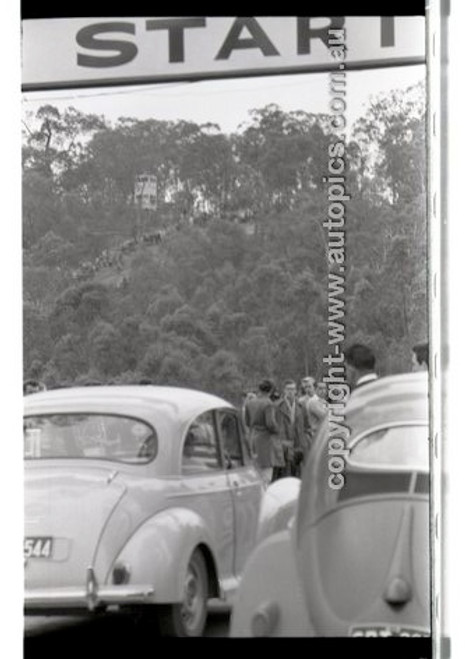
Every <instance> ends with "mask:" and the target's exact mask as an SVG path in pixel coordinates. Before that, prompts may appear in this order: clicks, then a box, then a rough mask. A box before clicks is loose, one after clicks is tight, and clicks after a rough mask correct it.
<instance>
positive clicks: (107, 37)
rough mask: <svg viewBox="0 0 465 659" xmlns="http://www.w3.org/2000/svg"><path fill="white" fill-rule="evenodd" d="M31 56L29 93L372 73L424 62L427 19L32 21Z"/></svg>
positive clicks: (26, 75)
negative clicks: (323, 73) (343, 70)
mask: <svg viewBox="0 0 465 659" xmlns="http://www.w3.org/2000/svg"><path fill="white" fill-rule="evenodd" d="M338 44H339V51H338V52H336V50H335V49H336V46H337V45H338ZM22 50H23V60H22V76H23V89H24V90H34V89H59V88H70V87H89V86H96V85H105V84H135V83H138V84H139V83H144V82H156V81H163V80H179V79H184V80H188V79H199V78H209V77H228V76H234V75H252V74H266V73H285V72H292V71H295V72H304V71H325V70H330V69H334V68H337V67H338V66H340V68H347V69H351V68H373V67H382V66H393V65H403V64H418V63H421V62H424V61H425V18H424V17H421V16H408V17H404V16H399V17H353V16H351V17H347V18H344V17H333V18H315V17H313V18H309V17H292V16H283V17H279V16H272V17H262V16H260V17H257V18H253V17H242V18H234V17H200V16H194V17H190V18H189V17H186V18H181V17H175V18H150V17H147V18H101V19H98V18H71V19H39V20H24V21H23V23H22ZM341 62H344V66H343V67H342V66H341Z"/></svg>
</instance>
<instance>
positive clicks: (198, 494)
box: [24, 386, 263, 636]
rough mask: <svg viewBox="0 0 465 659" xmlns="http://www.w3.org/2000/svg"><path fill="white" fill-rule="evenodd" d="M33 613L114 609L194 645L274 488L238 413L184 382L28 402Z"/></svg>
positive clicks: (226, 595) (76, 391)
mask: <svg viewBox="0 0 465 659" xmlns="http://www.w3.org/2000/svg"><path fill="white" fill-rule="evenodd" d="M24 447H25V454H24V455H25V540H24V557H25V582H26V583H25V613H26V615H28V614H32V615H33V614H36V615H45V614H55V615H66V614H76V613H79V612H88V613H93V612H97V611H101V610H106V609H108V608H109V607H110V608H115V607H116V608H117V609H120V610H131V611H132V610H136V609H137V611H139V612H140V611H142V612H143V617H148V618H153V620H154V621H155V620H156V622H157V625H158V626H159V627H160V628H161V631H162V632H163V633H167V634H170V635H179V636H197V635H200V634H201V633H202V631H203V629H204V625H205V620H206V615H207V600H208V598H213V597H214V598H222V599H223V600H224V601H226V602H230V601H231V597H232V595H233V594H234V592H235V590H236V589H237V585H238V581H239V577H240V575H241V572H242V570H243V566H244V564H245V561H246V559H247V557H248V556H249V554H250V552H251V550H252V549H253V546H254V543H255V538H256V530H257V522H258V516H259V511H260V502H261V498H262V494H263V482H262V479H261V478H260V475H259V473H258V471H257V470H256V468H255V466H254V464H253V461H252V457H251V455H250V453H249V449H248V445H247V442H246V441H245V438H244V434H243V431H242V426H241V422H240V419H239V416H238V413H237V411H236V409H235V408H234V407H233V406H232V405H230V404H229V403H227V402H225V401H224V400H222V399H220V398H217V397H216V396H213V395H210V394H206V393H202V392H199V391H193V390H188V389H182V388H176V387H155V386H98V387H82V388H70V389H61V390H52V391H47V392H43V393H37V394H32V395H30V396H27V397H26V398H25V414H24Z"/></svg>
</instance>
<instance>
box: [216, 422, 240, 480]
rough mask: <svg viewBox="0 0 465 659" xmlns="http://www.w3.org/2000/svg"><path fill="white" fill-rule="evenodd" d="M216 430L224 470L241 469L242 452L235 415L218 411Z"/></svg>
mask: <svg viewBox="0 0 465 659" xmlns="http://www.w3.org/2000/svg"><path fill="white" fill-rule="evenodd" d="M218 428H219V432H220V441H221V444H222V447H223V453H224V457H225V466H226V468H227V469H237V467H242V466H243V464H244V456H243V452H242V444H241V435H240V428H239V420H238V418H237V416H236V414H234V413H233V412H230V411H226V410H220V411H218Z"/></svg>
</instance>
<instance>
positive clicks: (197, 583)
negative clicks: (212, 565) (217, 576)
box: [159, 549, 208, 636]
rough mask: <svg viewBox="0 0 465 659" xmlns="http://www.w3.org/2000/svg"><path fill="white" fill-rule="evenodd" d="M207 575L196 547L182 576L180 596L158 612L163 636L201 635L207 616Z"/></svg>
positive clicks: (203, 561)
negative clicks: (178, 600) (181, 596)
mask: <svg viewBox="0 0 465 659" xmlns="http://www.w3.org/2000/svg"><path fill="white" fill-rule="evenodd" d="M207 600H208V577H207V567H206V565H205V560H204V558H203V556H202V553H201V552H200V550H199V549H196V550H195V551H194V553H193V554H192V556H191V557H190V560H189V564H188V566H187V570H186V574H185V577H184V586H183V600H182V602H181V603H180V604H171V605H169V606H166V607H163V608H162V609H161V610H160V614H159V625H160V632H161V634H162V635H164V636H201V635H202V633H203V630H204V628H205V622H206V619H207Z"/></svg>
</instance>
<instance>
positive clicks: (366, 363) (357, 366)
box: [344, 343, 376, 385]
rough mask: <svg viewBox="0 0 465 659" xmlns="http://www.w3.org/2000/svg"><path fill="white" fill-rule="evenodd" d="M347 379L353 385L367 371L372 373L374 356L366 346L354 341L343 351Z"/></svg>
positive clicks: (374, 361) (374, 362)
mask: <svg viewBox="0 0 465 659" xmlns="http://www.w3.org/2000/svg"><path fill="white" fill-rule="evenodd" d="M344 355H345V362H346V371H347V380H348V382H349V384H351V385H354V384H355V383H356V382H357V380H358V379H359V378H361V377H362V376H363V375H365V374H367V373H373V371H374V369H375V364H376V357H375V355H374V354H373V351H372V350H371V348H369V347H368V346H365V345H363V344H362V343H354V344H353V345H351V346H350V348H348V349H347V350H346V351H345V353H344Z"/></svg>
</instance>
